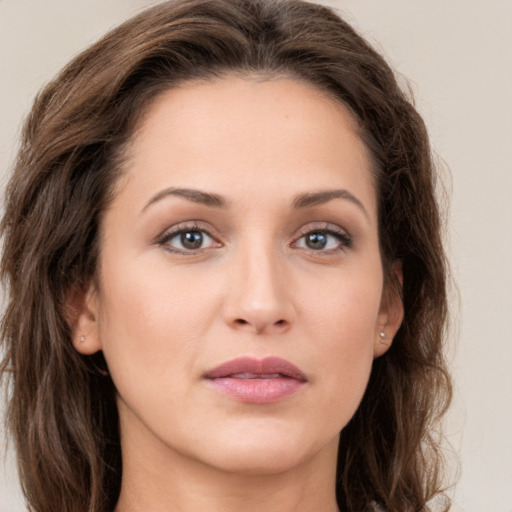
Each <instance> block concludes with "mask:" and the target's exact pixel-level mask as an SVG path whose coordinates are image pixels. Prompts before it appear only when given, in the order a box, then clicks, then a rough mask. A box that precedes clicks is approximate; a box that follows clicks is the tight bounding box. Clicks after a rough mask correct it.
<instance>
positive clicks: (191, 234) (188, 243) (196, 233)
mask: <svg viewBox="0 0 512 512" xmlns="http://www.w3.org/2000/svg"><path fill="white" fill-rule="evenodd" d="M157 243H158V245H160V246H163V247H164V248H165V249H167V250H168V251H170V252H175V253H181V254H185V253H194V252H200V251H201V250H204V249H208V248H211V247H220V246H221V244H220V243H219V242H217V241H216V240H214V238H213V237H212V236H211V235H210V234H209V233H208V232H207V231H206V230H205V229H201V228H199V227H197V226H189V227H177V228H176V229H173V230H172V231H170V232H166V233H164V234H163V235H162V236H161V237H160V238H159V239H158V241H157Z"/></svg>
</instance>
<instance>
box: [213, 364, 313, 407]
mask: <svg viewBox="0 0 512 512" xmlns="http://www.w3.org/2000/svg"><path fill="white" fill-rule="evenodd" d="M204 378H205V379H206V380H207V382H208V384H209V385H210V386H211V387H213V388H214V389H216V390H217V391H219V392H220V393H222V394H224V395H227V396H229V397H231V398H234V399H235V400H239V401H241V402H249V403H254V404H266V403H273V402H278V401H279V400H283V399H284V398H286V397H288V396H291V395H293V394H294V393H296V392H297V391H299V390H300V389H301V388H302V387H303V386H304V385H305V384H306V382H307V380H308V379H307V378H306V376H305V375H304V373H303V372H302V371H301V370H299V368H297V367H296V366H295V365H294V364H292V363H290V362H289V361H286V360H285V359H281V358H279V357H266V358H265V359H255V358H252V357H240V358H237V359H232V360H231V361H227V362H225V363H223V364H221V365H220V366H218V367H217V368H214V369H213V370H211V371H209V372H207V373H205V375H204Z"/></svg>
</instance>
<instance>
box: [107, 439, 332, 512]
mask: <svg viewBox="0 0 512 512" xmlns="http://www.w3.org/2000/svg"><path fill="white" fill-rule="evenodd" d="M128 441H129V440H128V439H123V444H122V445H123V479H122V486H121V494H120V498H119V501H118V504H117V506H116V509H115V512H142V511H147V510H151V511H152V512H175V511H181V512H197V511H203V510H208V512H239V511H240V510H243V511H244V512H317V511H318V512H338V507H337V504H336V496H335V476H336V454H337V445H338V439H337V438H335V439H333V440H332V442H331V443H329V445H327V446H324V447H323V448H322V450H321V451H320V452H318V453H316V454H314V455H313V456H312V457H311V458H309V459H308V460H305V461H302V462H301V463H300V464H297V465H295V466H294V467H291V468H285V469H284V470H282V469H281V470H280V471H277V472H275V471H272V470H271V469H269V470H268V471H258V472H255V473H250V472H248V471H246V472H245V473H243V474H242V473H240V472H229V471H223V470H221V469H219V468H215V467H212V466H209V465H207V464H205V463H203V462H201V461H198V460H195V459H193V458H190V457H188V456H187V455H186V454H180V453H177V452H173V451H169V450H162V447H160V449H158V447H156V446H148V445H147V444H146V446H144V450H143V451H142V450H139V451H133V450H130V449H129V448H130V444H129V442H128Z"/></svg>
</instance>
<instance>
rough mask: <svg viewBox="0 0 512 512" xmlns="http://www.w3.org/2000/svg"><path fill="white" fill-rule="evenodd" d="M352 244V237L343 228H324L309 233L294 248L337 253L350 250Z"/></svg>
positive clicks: (294, 244)
mask: <svg viewBox="0 0 512 512" xmlns="http://www.w3.org/2000/svg"><path fill="white" fill-rule="evenodd" d="M351 244H352V239H351V237H350V236H349V235H348V234H347V233H346V232H344V231H343V230H342V229H341V228H336V229H334V228H329V229H327V228H322V229H312V230H309V231H307V232H306V233H304V234H303V235H302V236H301V237H300V238H298V239H297V240H296V241H295V242H294V243H293V247H297V248H299V249H306V250H309V251H315V252H329V253H335V252H338V251H342V250H344V249H346V248H349V247H350V246H351Z"/></svg>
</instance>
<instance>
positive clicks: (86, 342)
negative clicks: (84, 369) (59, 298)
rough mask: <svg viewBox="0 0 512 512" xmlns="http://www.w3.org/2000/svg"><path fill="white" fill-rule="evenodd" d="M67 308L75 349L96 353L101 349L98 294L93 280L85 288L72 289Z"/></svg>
mask: <svg viewBox="0 0 512 512" xmlns="http://www.w3.org/2000/svg"><path fill="white" fill-rule="evenodd" d="M65 308H66V319H67V321H68V324H69V326H70V328H71V338H72V341H73V346H74V347H75V349H76V350H77V351H78V352H80V353H81V354H84V355H91V354H95V353H96V352H98V351H99V350H101V349H102V346H101V341H100V336H99V329H98V327H99V326H98V316H99V315H98V313H99V302H98V294H97V291H96V287H95V285H94V284H93V283H92V281H91V283H90V284H89V285H88V286H87V287H86V288H85V289H78V288H76V289H74V290H72V291H71V292H70V294H69V296H68V299H67V301H66V305H65Z"/></svg>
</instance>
